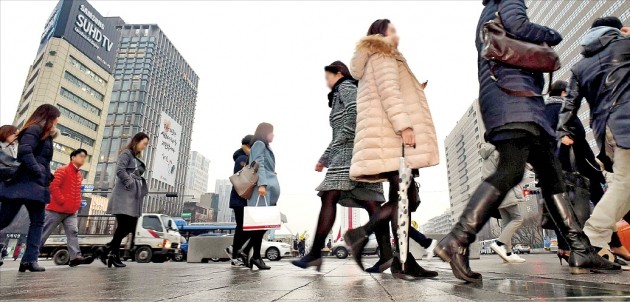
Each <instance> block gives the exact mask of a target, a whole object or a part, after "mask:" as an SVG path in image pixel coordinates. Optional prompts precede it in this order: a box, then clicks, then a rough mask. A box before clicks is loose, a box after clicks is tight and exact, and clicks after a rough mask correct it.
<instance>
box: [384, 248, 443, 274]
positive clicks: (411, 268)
mask: <svg viewBox="0 0 630 302" xmlns="http://www.w3.org/2000/svg"><path fill="white" fill-rule="evenodd" d="M391 271H392V275H393V276H394V277H395V278H399V279H403V280H413V279H421V278H435V277H437V276H438V272H436V271H429V270H426V269H424V268H423V267H422V266H420V265H419V264H418V262H416V259H415V258H414V256H413V255H412V254H411V253H409V255H408V256H407V262H405V269H404V270H403V269H402V263H400V260H399V259H398V258H397V257H395V258H394V262H393V263H392V267H391Z"/></svg>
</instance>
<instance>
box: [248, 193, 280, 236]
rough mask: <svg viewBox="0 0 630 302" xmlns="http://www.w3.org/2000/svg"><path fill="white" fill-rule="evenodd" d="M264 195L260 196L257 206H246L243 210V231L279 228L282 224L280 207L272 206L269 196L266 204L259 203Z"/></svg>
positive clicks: (265, 198)
mask: <svg viewBox="0 0 630 302" xmlns="http://www.w3.org/2000/svg"><path fill="white" fill-rule="evenodd" d="M261 197H262V196H258V201H256V206H253V207H249V206H248V207H245V208H244V210H243V231H261V230H274V229H279V228H280V226H281V224H282V215H281V214H280V209H279V208H278V207H276V206H270V205H269V203H268V202H267V197H266V196H265V197H264V200H265V204H264V205H262V204H261V205H259V202H260V199H261Z"/></svg>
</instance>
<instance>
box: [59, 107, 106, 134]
mask: <svg viewBox="0 0 630 302" xmlns="http://www.w3.org/2000/svg"><path fill="white" fill-rule="evenodd" d="M59 111H61V114H62V115H63V116H65V117H67V118H69V119H71V120H73V121H75V122H77V123H79V124H81V125H83V126H85V127H88V128H90V129H92V130H94V131H96V129H97V128H98V125H96V124H95V123H93V122H91V121H90V120H88V119H86V118H84V117H82V116H81V115H79V114H76V113H75V112H74V111H71V110H68V108H66V107H63V106H59Z"/></svg>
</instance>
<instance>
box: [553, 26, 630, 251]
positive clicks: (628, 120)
mask: <svg viewBox="0 0 630 302" xmlns="http://www.w3.org/2000/svg"><path fill="white" fill-rule="evenodd" d="M628 34H630V27H624V26H623V24H622V23H621V21H620V20H619V19H618V18H616V17H605V18H600V19H597V20H596V21H595V22H594V23H593V25H592V27H591V29H589V30H588V32H587V33H586V35H585V36H584V39H583V40H582V43H581V44H582V47H583V48H584V50H583V52H582V54H583V55H584V58H583V59H582V60H581V61H579V62H578V63H576V64H575V65H574V66H573V67H572V68H571V73H572V77H571V82H570V84H569V91H568V95H567V97H566V104H565V106H564V107H563V109H562V112H561V113H560V118H559V121H560V122H559V125H558V136H559V137H562V139H563V142H565V143H567V144H573V143H574V141H575V140H574V139H572V138H574V137H575V131H573V130H572V129H571V127H570V121H571V119H572V118H574V116H575V115H577V112H578V110H579V108H580V104H581V102H582V98H586V100H587V102H588V103H589V107H590V108H591V120H592V125H591V128H592V129H593V134H594V135H595V139H596V141H597V144H598V146H599V148H600V151H601V152H600V155H599V156H598V157H599V158H600V159H602V161H603V162H604V163H605V164H606V168H607V169H609V170H611V168H612V170H614V172H615V173H614V179H613V181H612V183H611V184H610V186H609V188H608V190H607V191H606V193H604V196H603V197H602V199H601V200H600V202H599V203H598V204H597V206H596V207H595V210H594V211H593V214H592V215H591V217H590V218H589V219H588V220H587V221H586V225H585V226H584V232H585V233H586V234H587V235H588V237H589V239H590V241H591V242H592V243H593V245H594V246H596V247H597V248H599V249H610V247H609V241H610V238H611V235H612V233H613V232H614V230H615V224H616V223H617V221H619V220H620V219H621V218H622V217H623V216H624V215H626V214H627V213H628V211H630V198H628V196H630V150H629V149H630V88H628V82H629V81H630V79H629V78H628V74H629V73H630V67H628V66H630V37H628ZM611 164H612V166H611Z"/></svg>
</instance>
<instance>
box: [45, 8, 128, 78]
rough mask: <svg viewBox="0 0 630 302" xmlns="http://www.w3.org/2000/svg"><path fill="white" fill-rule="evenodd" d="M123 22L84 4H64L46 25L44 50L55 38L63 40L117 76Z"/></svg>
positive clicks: (56, 9) (56, 10) (55, 11)
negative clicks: (114, 69) (49, 41)
mask: <svg viewBox="0 0 630 302" xmlns="http://www.w3.org/2000/svg"><path fill="white" fill-rule="evenodd" d="M120 23H122V19H120V18H105V17H103V16H102V15H101V14H100V13H99V12H98V11H96V10H95V9H94V7H92V5H90V4H89V3H88V2H87V1H84V0H61V1H59V4H57V6H56V7H55V9H54V10H53V12H52V14H51V15H50V17H49V18H48V20H47V21H46V25H45V27H44V33H43V34H42V38H41V41H40V46H39V47H40V50H41V49H42V48H43V46H44V45H45V44H46V42H48V40H49V39H50V38H51V37H56V38H63V39H64V40H66V41H68V43H70V44H72V46H74V47H76V48H77V49H78V50H79V51H81V52H82V53H83V54H85V55H86V56H87V57H88V58H90V59H92V61H94V62H95V63H96V64H98V65H99V66H101V67H102V68H103V69H105V70H107V71H108V72H109V73H112V72H113V66H114V65H115V64H114V63H115V60H116V51H117V50H118V42H119V40H120V32H118V30H117V29H116V25H119V24H120Z"/></svg>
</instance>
